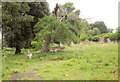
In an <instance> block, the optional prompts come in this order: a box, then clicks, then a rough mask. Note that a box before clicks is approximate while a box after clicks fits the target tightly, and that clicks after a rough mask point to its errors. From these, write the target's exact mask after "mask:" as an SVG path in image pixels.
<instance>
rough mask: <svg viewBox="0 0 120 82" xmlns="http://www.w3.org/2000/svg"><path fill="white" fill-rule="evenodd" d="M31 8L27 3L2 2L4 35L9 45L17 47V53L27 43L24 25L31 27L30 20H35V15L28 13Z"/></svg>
mask: <svg viewBox="0 0 120 82" xmlns="http://www.w3.org/2000/svg"><path fill="white" fill-rule="evenodd" d="M29 10H30V8H29V6H28V4H26V3H20V2H4V3H3V4H2V18H3V19H2V27H3V35H4V37H5V39H6V41H7V44H8V46H10V47H15V48H16V51H15V54H20V53H21V48H22V47H23V46H24V43H25V38H26V36H24V31H25V30H24V29H25V27H24V25H26V26H28V27H29V25H30V22H32V21H33V17H32V16H30V15H27V14H26V12H28V11H29ZM27 38H29V37H27Z"/></svg>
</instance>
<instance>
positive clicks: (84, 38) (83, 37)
mask: <svg viewBox="0 0 120 82" xmlns="http://www.w3.org/2000/svg"><path fill="white" fill-rule="evenodd" d="M86 39H88V36H87V35H85V34H82V35H81V36H80V40H81V41H84V40H86Z"/></svg>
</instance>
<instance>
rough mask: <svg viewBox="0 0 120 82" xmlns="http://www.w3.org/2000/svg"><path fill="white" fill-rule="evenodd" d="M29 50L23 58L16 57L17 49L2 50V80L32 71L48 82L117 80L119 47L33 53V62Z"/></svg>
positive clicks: (78, 48) (74, 48) (90, 47)
mask: <svg viewBox="0 0 120 82" xmlns="http://www.w3.org/2000/svg"><path fill="white" fill-rule="evenodd" d="M26 51H27V50H25V49H23V50H22V52H23V54H21V55H14V49H7V50H4V51H3V55H4V57H3V74H2V76H3V80H9V79H11V76H12V75H13V74H19V73H26V72H28V71H31V70H32V71H36V73H37V76H38V77H40V78H43V79H48V80H56V79H57V80H94V79H95V80H116V79H118V77H117V75H118V70H117V69H118V45H117V44H92V45H83V46H80V45H78V46H71V47H66V50H65V51H64V52H57V53H52V52H49V53H44V52H40V51H34V50H30V51H31V52H32V53H33V55H34V56H33V57H34V58H33V59H32V60H29V59H27V56H26ZM24 78H25V79H26V78H27V76H26V77H24ZM24 78H22V80H23V79H24ZM27 79H30V78H27Z"/></svg>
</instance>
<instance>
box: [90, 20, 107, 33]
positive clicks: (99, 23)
mask: <svg viewBox="0 0 120 82" xmlns="http://www.w3.org/2000/svg"><path fill="white" fill-rule="evenodd" d="M90 26H91V29H93V28H96V27H97V28H98V29H99V30H100V33H107V32H108V30H107V26H106V25H105V23H104V22H103V21H97V22H95V23H93V24H90Z"/></svg>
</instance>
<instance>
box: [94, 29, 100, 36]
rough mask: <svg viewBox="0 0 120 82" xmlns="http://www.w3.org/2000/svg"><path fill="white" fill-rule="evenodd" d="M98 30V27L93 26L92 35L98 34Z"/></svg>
mask: <svg viewBox="0 0 120 82" xmlns="http://www.w3.org/2000/svg"><path fill="white" fill-rule="evenodd" d="M99 34H100V31H99V29H98V28H93V36H96V35H99Z"/></svg>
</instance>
